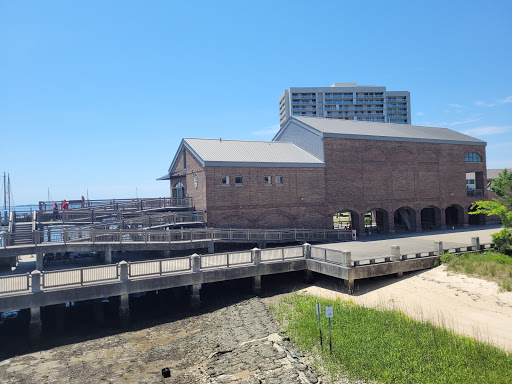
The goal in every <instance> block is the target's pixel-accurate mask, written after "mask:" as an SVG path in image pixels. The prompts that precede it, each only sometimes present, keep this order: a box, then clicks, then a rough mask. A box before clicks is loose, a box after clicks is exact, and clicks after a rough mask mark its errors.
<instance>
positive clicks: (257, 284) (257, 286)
mask: <svg viewBox="0 0 512 384" xmlns="http://www.w3.org/2000/svg"><path fill="white" fill-rule="evenodd" d="M252 291H253V293H255V294H256V295H259V294H260V293H261V275H256V276H254V277H253V282H252Z"/></svg>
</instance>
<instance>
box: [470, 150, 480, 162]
mask: <svg viewBox="0 0 512 384" xmlns="http://www.w3.org/2000/svg"><path fill="white" fill-rule="evenodd" d="M466 162H467V163H481V162H482V157H481V156H480V155H479V154H478V153H475V152H469V153H466Z"/></svg>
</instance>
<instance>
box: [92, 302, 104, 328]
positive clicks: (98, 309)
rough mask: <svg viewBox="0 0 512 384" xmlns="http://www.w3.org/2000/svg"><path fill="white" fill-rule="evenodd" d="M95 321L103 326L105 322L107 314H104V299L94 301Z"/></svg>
mask: <svg viewBox="0 0 512 384" xmlns="http://www.w3.org/2000/svg"><path fill="white" fill-rule="evenodd" d="M93 309H94V320H96V324H100V325H101V324H103V323H104V322H105V314H104V312H103V299H96V300H94V305H93Z"/></svg>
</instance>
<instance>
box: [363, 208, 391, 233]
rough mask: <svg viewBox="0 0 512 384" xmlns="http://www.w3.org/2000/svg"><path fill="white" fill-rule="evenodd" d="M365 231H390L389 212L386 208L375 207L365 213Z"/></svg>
mask: <svg viewBox="0 0 512 384" xmlns="http://www.w3.org/2000/svg"><path fill="white" fill-rule="evenodd" d="M364 227H365V232H366V233H368V234H372V233H387V232H389V214H388V212H387V211H386V210H385V209H382V208H373V209H370V210H369V211H367V212H366V213H365V215H364Z"/></svg>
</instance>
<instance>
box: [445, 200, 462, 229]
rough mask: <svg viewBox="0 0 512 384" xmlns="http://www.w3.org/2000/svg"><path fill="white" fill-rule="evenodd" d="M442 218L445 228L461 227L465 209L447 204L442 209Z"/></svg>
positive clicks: (457, 205)
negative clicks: (443, 218) (444, 221)
mask: <svg viewBox="0 0 512 384" xmlns="http://www.w3.org/2000/svg"><path fill="white" fill-rule="evenodd" d="M443 210H444V217H445V220H446V225H447V226H462V225H464V218H465V217H466V215H467V212H466V211H465V209H464V208H463V207H462V206H461V205H459V204H456V203H454V204H447V205H445V207H444V209H443Z"/></svg>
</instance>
